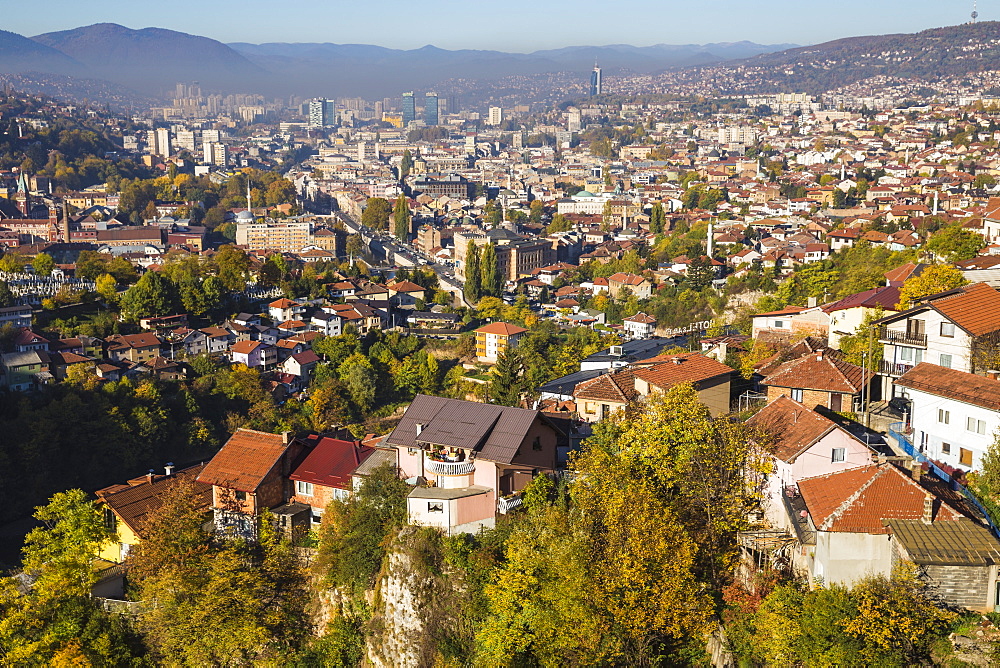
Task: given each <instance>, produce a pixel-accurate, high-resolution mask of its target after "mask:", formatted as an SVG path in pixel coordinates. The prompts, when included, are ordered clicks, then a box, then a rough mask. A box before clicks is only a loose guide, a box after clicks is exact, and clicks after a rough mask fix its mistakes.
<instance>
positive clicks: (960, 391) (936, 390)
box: [896, 362, 1000, 410]
mask: <svg viewBox="0 0 1000 668" xmlns="http://www.w3.org/2000/svg"><path fill="white" fill-rule="evenodd" d="M896 385H898V386H900V387H909V388H912V389H914V390H920V391H921V392H928V393H930V394H936V395H938V396H942V397H948V398H949V399H955V400H956V401H962V402H964V403H967V404H972V405H973V406H980V407H982V408H987V409H989V410H1000V381H997V380H993V379H992V378H985V377H983V376H977V375H975V374H971V373H966V372H964V371H959V370H957V369H949V368H946V367H942V366H938V365H936V364H931V363H930V362H921V363H920V364H918V365H917V366H915V367H913V368H912V369H910V370H909V371H907V372H906V373H904V374H903V375H902V376H901V377H900V378H899V379H897V380H896Z"/></svg>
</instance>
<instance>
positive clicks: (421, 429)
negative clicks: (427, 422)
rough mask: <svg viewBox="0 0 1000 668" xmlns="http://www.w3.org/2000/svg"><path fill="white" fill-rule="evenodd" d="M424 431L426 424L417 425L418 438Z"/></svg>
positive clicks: (419, 423)
mask: <svg viewBox="0 0 1000 668" xmlns="http://www.w3.org/2000/svg"><path fill="white" fill-rule="evenodd" d="M423 430H424V423H423V422H418V423H417V436H420V434H421V432H423Z"/></svg>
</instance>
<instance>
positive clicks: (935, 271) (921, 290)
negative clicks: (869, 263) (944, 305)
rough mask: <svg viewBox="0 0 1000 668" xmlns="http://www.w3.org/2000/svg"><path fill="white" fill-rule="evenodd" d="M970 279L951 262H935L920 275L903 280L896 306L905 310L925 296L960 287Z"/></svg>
mask: <svg viewBox="0 0 1000 668" xmlns="http://www.w3.org/2000/svg"><path fill="white" fill-rule="evenodd" d="M968 283H969V281H968V280H967V279H966V278H965V276H963V275H962V272H961V270H960V269H958V268H957V267H955V266H954V265H950V264H935V265H931V266H930V267H927V268H926V269H924V271H923V273H921V274H920V275H919V276H913V277H911V278H908V279H906V281H904V282H903V287H901V288H900V289H899V303H898V304H897V305H896V308H897V309H899V310H900V311H905V310H906V309H908V308H912V307H913V306H914V305H915V304H916V303H917V302H919V301H920V300H921V299H923V298H924V297H928V296H930V295H935V294H937V293H939V292H944V291H946V290H952V289H954V288H960V287H962V286H963V285H967V284H968Z"/></svg>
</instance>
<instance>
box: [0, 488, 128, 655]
mask: <svg viewBox="0 0 1000 668" xmlns="http://www.w3.org/2000/svg"><path fill="white" fill-rule="evenodd" d="M34 517H35V519H36V520H38V521H39V522H41V523H42V526H39V527H36V528H35V529H32V530H31V532H30V533H29V534H28V536H27V537H26V538H25V541H24V547H23V550H22V552H23V555H24V559H23V572H24V574H25V575H26V576H27V582H29V583H30V585H29V586H28V587H27V589H26V590H25V589H24V588H23V586H24V582H22V581H21V580H19V579H17V578H14V577H4V578H0V656H2V657H3V663H4V664H5V665H11V666H14V665H129V664H130V663H131V662H132V661H133V659H135V658H136V657H138V656H141V654H142V648H141V645H140V644H139V643H138V642H137V639H136V638H135V636H134V634H133V633H132V631H131V630H130V629H129V628H128V625H127V624H126V623H125V621H124V619H123V618H121V617H119V616H117V615H110V614H108V613H106V612H104V610H103V609H102V608H101V607H100V605H99V603H98V601H97V600H96V599H94V598H93V597H92V596H91V590H92V588H93V586H94V584H95V583H96V582H97V579H98V577H99V573H98V571H97V570H96V569H95V568H94V557H95V555H96V554H97V553H98V552H99V550H100V548H101V546H102V545H104V544H105V543H107V542H108V541H111V540H113V539H114V538H115V534H114V532H112V531H110V530H109V529H108V528H107V526H106V525H105V523H104V518H103V516H102V514H101V512H100V510H98V508H97V507H96V506H95V505H94V503H93V502H91V501H90V500H89V499H88V498H87V495H86V494H85V493H84V492H83V491H82V490H79V489H73V490H69V491H66V492H60V493H58V494H56V495H54V496H53V497H52V498H51V500H50V501H49V503H48V504H47V505H45V506H42V507H39V508H36V509H35V514H34Z"/></svg>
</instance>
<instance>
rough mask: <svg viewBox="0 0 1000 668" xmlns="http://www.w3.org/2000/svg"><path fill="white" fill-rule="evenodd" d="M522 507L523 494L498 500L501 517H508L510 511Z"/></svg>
mask: <svg viewBox="0 0 1000 668" xmlns="http://www.w3.org/2000/svg"><path fill="white" fill-rule="evenodd" d="M520 505H521V494H520V493H518V494H514V495H512V496H509V497H506V498H505V497H500V499H498V500H497V510H498V511H500V514H501V515H506V514H507V513H509V512H510V511H512V510H514V509H515V508H517V507H518V506H520Z"/></svg>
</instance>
